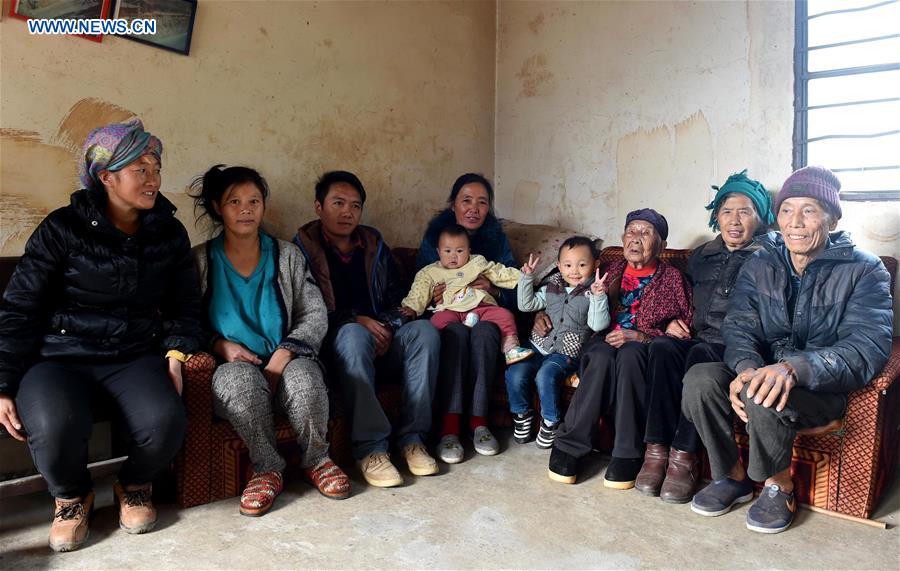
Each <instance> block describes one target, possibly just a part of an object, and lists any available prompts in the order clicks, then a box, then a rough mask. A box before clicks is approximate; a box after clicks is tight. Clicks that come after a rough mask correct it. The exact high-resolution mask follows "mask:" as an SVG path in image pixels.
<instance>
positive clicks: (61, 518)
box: [47, 492, 94, 551]
mask: <svg viewBox="0 0 900 571" xmlns="http://www.w3.org/2000/svg"><path fill="white" fill-rule="evenodd" d="M55 499H56V511H55V512H53V524H52V525H50V537H49V539H48V541H47V543H49V544H50V549H52V550H53V551H75V550H76V549H78V548H79V547H81V546H82V545H83V544H84V542H85V541H87V538H88V535H89V531H90V530H89V529H88V526H89V525H90V519H91V512H93V510H94V492H89V493H88V495H86V496H85V497H84V499H81V498H73V499H71V500H64V499H62V498H55Z"/></svg>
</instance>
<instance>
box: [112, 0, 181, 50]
mask: <svg viewBox="0 0 900 571" xmlns="http://www.w3.org/2000/svg"><path fill="white" fill-rule="evenodd" d="M196 14H197V0H116V10H115V15H114V16H113V17H114V18H117V19H118V18H121V19H123V20H133V19H135V18H142V19H150V20H155V21H156V33H153V34H131V35H122V36H121V37H123V38H127V39H129V40H133V41H135V42H140V43H142V44H147V45H151V46H156V47H158V48H162V49H164V50H170V51H173V52H178V53H180V54H184V55H188V54H189V53H190V51H191V35H192V33H193V30H194V17H195V16H196Z"/></svg>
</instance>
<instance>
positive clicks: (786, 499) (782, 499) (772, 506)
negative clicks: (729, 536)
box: [747, 484, 797, 533]
mask: <svg viewBox="0 0 900 571" xmlns="http://www.w3.org/2000/svg"><path fill="white" fill-rule="evenodd" d="M796 511H797V501H796V500H795V499H794V492H791V493H789V494H786V493H784V492H782V491H781V488H780V487H779V486H778V485H776V484H772V485H771V486H766V487H765V488H763V491H762V493H760V494H759V497H758V498H756V501H755V502H753V505H752V506H750V509H749V510H748V511H747V529H749V530H751V531H758V532H760V533H781V532H782V531H784V530H786V529H787V528H789V527H790V526H791V522H792V521H794V513H795V512H796Z"/></svg>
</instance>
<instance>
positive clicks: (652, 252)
mask: <svg viewBox="0 0 900 571" xmlns="http://www.w3.org/2000/svg"><path fill="white" fill-rule="evenodd" d="M661 242H662V241H661V240H660V239H659V234H657V233H656V228H654V227H653V224H650V223H649V222H647V221H645V220H632V221H631V223H630V224H628V226H626V227H625V233H624V234H622V248H623V249H624V251H625V252H624V253H625V259H626V260H627V261H628V263H629V264H631V265H632V266H635V267H642V266H645V265H646V264H649V263H650V262H652V261H653V260H655V259H656V256H658V255H659V251H660V249H661V248H660V244H661Z"/></svg>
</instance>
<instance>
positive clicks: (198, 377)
mask: <svg viewBox="0 0 900 571" xmlns="http://www.w3.org/2000/svg"><path fill="white" fill-rule="evenodd" d="M215 370H216V360H215V359H214V358H213V356H212V355H210V354H209V353H196V354H195V355H194V356H193V357H191V358H190V359H189V360H188V362H187V363H185V364H184V392H183V393H182V398H183V399H184V407H185V410H186V412H187V419H188V427H187V432H186V433H185V436H184V446H183V447H182V448H181V451H180V452H179V453H178V456H177V458H176V460H175V467H176V468H175V471H176V477H177V480H178V482H177V494H178V498H177V499H178V504H179V505H180V506H181V507H183V508H188V507H191V506H196V505H200V504H206V503H209V501H210V469H211V458H210V445H211V439H210V437H211V434H212V421H213V408H212V376H213V373H214V372H215Z"/></svg>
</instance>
